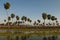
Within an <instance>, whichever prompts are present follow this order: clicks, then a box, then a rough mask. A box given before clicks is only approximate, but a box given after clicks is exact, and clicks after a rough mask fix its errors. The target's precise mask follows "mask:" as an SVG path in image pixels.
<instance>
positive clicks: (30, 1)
mask: <svg viewBox="0 0 60 40" xmlns="http://www.w3.org/2000/svg"><path fill="white" fill-rule="evenodd" d="M6 2H9V3H10V4H11V7H10V9H9V10H8V15H10V14H11V13H14V14H15V15H18V16H19V17H20V18H21V17H22V16H27V17H29V18H31V19H32V20H37V19H40V20H43V19H42V13H43V12H46V13H47V14H51V15H52V16H56V17H57V18H58V20H59V19H60V0H0V23H1V22H3V20H4V19H6V11H5V9H4V3H6Z"/></svg>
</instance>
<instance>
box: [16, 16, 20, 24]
mask: <svg viewBox="0 0 60 40" xmlns="http://www.w3.org/2000/svg"><path fill="white" fill-rule="evenodd" d="M16 20H17V24H19V23H18V22H19V16H16Z"/></svg>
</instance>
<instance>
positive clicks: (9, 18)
mask: <svg viewBox="0 0 60 40" xmlns="http://www.w3.org/2000/svg"><path fill="white" fill-rule="evenodd" d="M10 20H11V17H10V16H9V17H8V25H9V21H10Z"/></svg>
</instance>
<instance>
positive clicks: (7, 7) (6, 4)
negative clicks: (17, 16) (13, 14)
mask: <svg viewBox="0 0 60 40" xmlns="http://www.w3.org/2000/svg"><path fill="white" fill-rule="evenodd" d="M4 8H5V9H6V13H7V17H8V12H7V10H8V9H9V8H10V3H9V2H6V3H4Z"/></svg>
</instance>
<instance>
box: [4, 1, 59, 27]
mask: <svg viewBox="0 0 60 40" xmlns="http://www.w3.org/2000/svg"><path fill="white" fill-rule="evenodd" d="M10 6H11V5H10V3H9V2H6V3H5V4H4V8H5V9H6V12H7V17H8V19H7V20H8V22H9V21H10V20H11V19H12V22H13V19H14V17H16V20H17V21H16V22H15V23H17V22H18V23H17V24H19V23H20V22H19V19H20V17H19V16H15V14H14V13H12V14H11V15H10V16H8V9H9V8H10ZM42 18H43V19H44V22H43V25H44V26H45V25H46V24H45V20H46V19H48V20H49V24H48V25H51V23H50V20H52V21H54V20H55V21H56V24H57V25H59V23H58V21H57V18H56V17H55V16H52V15H50V14H46V13H45V12H43V13H42ZM21 20H22V21H23V23H25V22H26V21H28V22H30V23H31V22H32V20H31V19H30V18H27V17H26V16H23V17H22V18H21ZM4 22H6V20H4ZM40 22H41V20H39V19H38V20H37V22H36V21H34V23H33V24H34V25H39V23H40ZM53 25H55V23H53Z"/></svg>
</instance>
